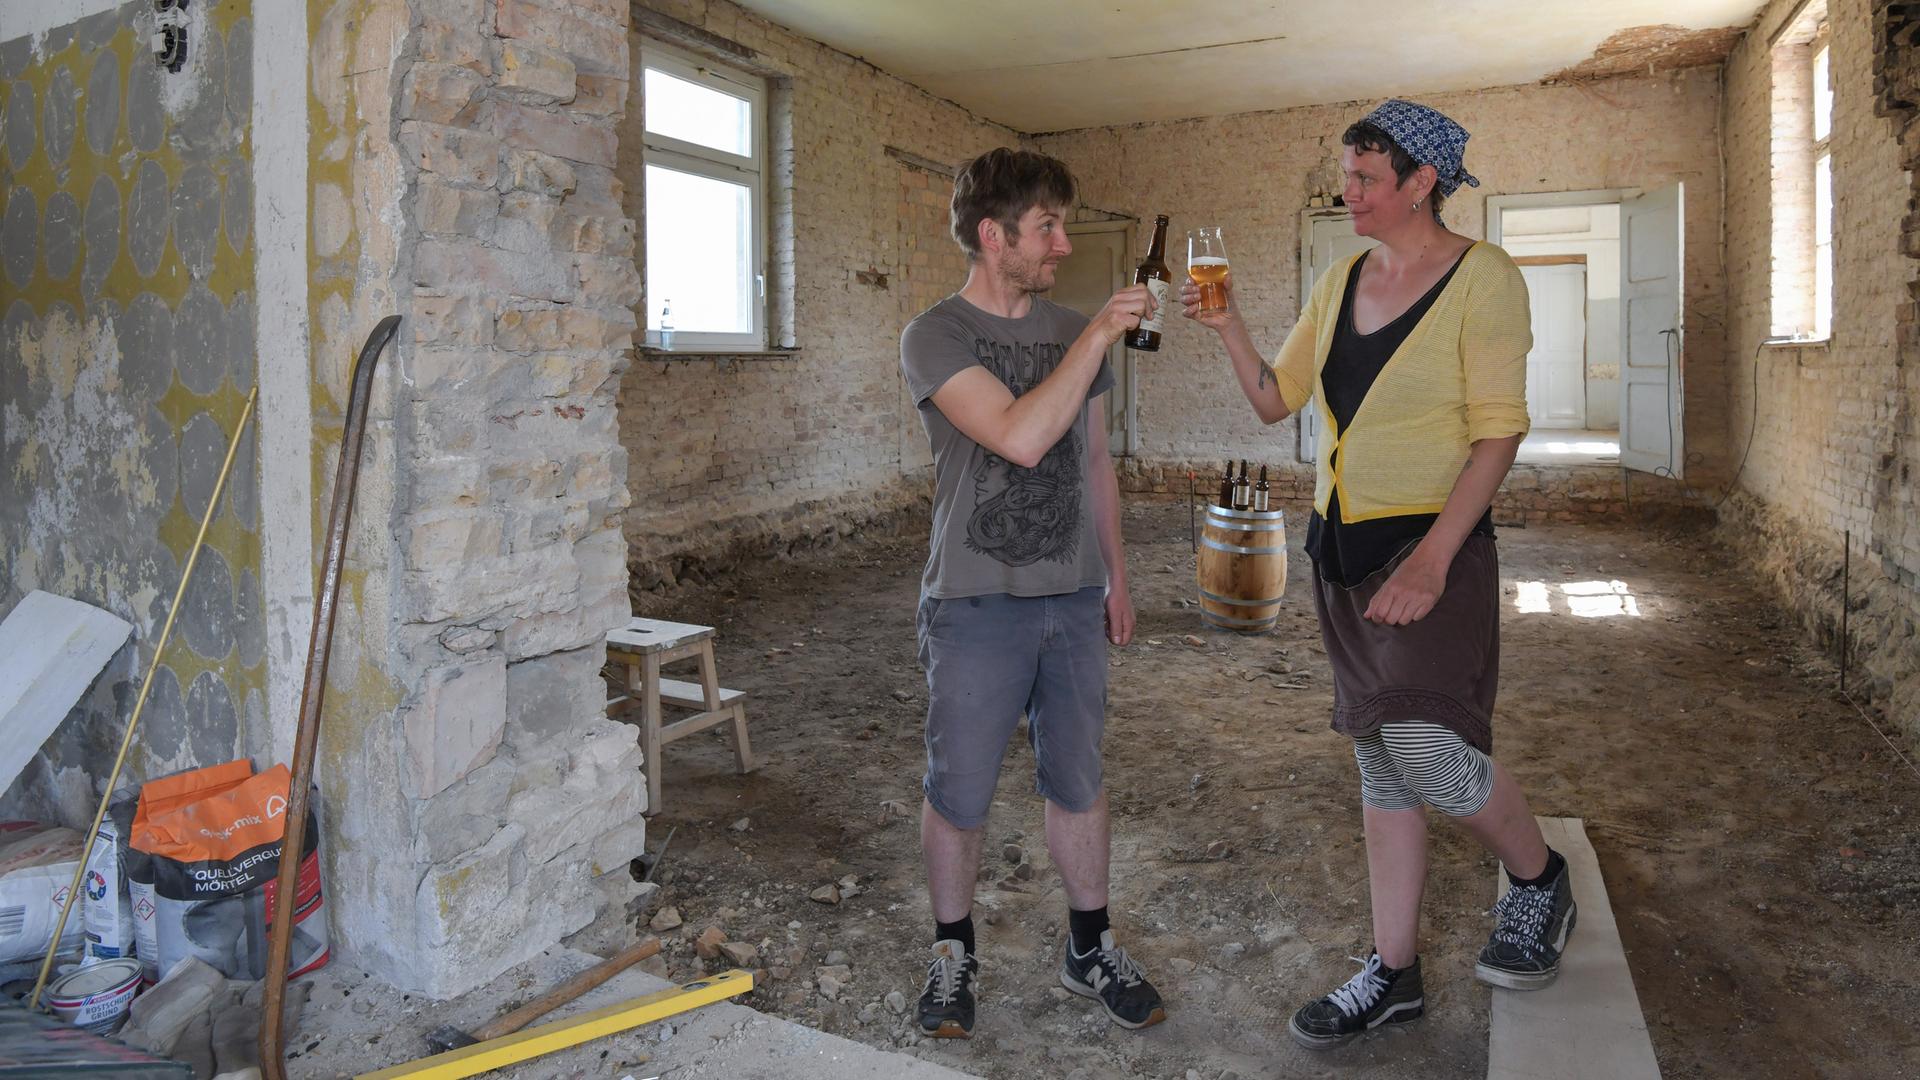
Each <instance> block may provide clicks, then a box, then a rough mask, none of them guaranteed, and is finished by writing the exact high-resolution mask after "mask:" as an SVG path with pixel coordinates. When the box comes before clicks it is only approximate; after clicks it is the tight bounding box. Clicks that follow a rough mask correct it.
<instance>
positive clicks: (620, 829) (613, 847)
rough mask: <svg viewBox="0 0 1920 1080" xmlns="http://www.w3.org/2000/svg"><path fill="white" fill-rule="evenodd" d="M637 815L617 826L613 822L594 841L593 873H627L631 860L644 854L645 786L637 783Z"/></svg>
mask: <svg viewBox="0 0 1920 1080" xmlns="http://www.w3.org/2000/svg"><path fill="white" fill-rule="evenodd" d="M637 786H638V793H639V808H640V814H636V815H634V817H633V818H632V819H631V820H629V821H627V822H625V823H623V824H620V825H615V826H614V827H613V828H611V829H608V830H607V831H606V832H603V833H601V834H600V835H599V836H597V837H595V838H594V840H593V849H592V850H593V856H592V861H593V872H594V874H596V875H605V874H625V873H629V872H630V867H631V866H632V863H633V860H635V859H637V858H639V857H640V856H642V855H644V854H646V851H647V819H646V818H645V817H643V816H640V815H641V814H645V813H646V809H647V807H646V798H647V786H646V785H645V784H638V785H637Z"/></svg>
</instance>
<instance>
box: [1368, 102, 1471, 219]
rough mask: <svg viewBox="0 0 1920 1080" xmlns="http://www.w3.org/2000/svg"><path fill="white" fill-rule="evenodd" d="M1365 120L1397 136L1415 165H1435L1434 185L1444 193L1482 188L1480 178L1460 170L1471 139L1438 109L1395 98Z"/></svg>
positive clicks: (1401, 146)
mask: <svg viewBox="0 0 1920 1080" xmlns="http://www.w3.org/2000/svg"><path fill="white" fill-rule="evenodd" d="M1361 119H1362V121H1363V122H1364V123H1368V124H1372V125H1373V126H1374V127H1377V128H1379V129H1380V130H1381V131H1384V132H1386V133H1387V134H1388V135H1391V136H1393V141H1394V142H1397V143H1399V144H1400V148H1401V149H1402V150H1405V151H1406V152H1407V156H1409V157H1411V158H1413V160H1414V163H1415V164H1417V165H1431V166H1433V171H1434V172H1435V173H1436V174H1437V178H1436V179H1435V181H1434V185H1433V186H1434V187H1435V188H1437V189H1439V191H1440V194H1442V195H1452V194H1453V193H1454V190H1455V189H1456V188H1458V187H1459V186H1460V185H1461V184H1468V185H1470V186H1472V187H1479V186H1480V180H1479V178H1478V177H1476V176H1474V175H1473V174H1472V173H1469V172H1468V171H1467V170H1465V169H1463V168H1461V167H1460V159H1461V157H1462V156H1463V155H1464V154H1465V153H1466V151H1467V139H1469V138H1470V137H1471V136H1469V135H1468V134H1467V129H1465V128H1463V127H1461V126H1460V125H1459V124H1456V123H1454V122H1453V121H1452V120H1449V119H1447V117H1446V116H1445V114H1443V113H1441V112H1439V111H1438V110H1435V109H1429V108H1427V107H1426V106H1425V105H1416V104H1414V103H1413V102H1411V101H1402V100H1400V99H1399V98H1394V99H1393V100H1391V101H1389V102H1387V103H1386V104H1384V105H1382V106H1380V107H1379V108H1377V109H1375V110H1373V111H1372V112H1370V113H1368V114H1367V115H1366V116H1364V117H1362V118H1361Z"/></svg>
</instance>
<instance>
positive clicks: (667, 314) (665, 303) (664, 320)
mask: <svg viewBox="0 0 1920 1080" xmlns="http://www.w3.org/2000/svg"><path fill="white" fill-rule="evenodd" d="M660 347H661V348H662V349H671V348H673V301H671V300H662V301H660Z"/></svg>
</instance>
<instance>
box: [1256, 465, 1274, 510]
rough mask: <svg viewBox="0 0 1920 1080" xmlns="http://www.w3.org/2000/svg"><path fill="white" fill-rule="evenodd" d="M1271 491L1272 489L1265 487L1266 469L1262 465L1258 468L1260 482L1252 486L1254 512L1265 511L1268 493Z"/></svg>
mask: <svg viewBox="0 0 1920 1080" xmlns="http://www.w3.org/2000/svg"><path fill="white" fill-rule="evenodd" d="M1271 490H1272V489H1270V488H1268V487H1267V467H1266V466H1265V465H1262V466H1260V482H1259V483H1257V484H1255V485H1253V508H1254V509H1255V510H1265V509H1266V508H1267V501H1268V498H1269V495H1268V493H1269V492H1270V491H1271Z"/></svg>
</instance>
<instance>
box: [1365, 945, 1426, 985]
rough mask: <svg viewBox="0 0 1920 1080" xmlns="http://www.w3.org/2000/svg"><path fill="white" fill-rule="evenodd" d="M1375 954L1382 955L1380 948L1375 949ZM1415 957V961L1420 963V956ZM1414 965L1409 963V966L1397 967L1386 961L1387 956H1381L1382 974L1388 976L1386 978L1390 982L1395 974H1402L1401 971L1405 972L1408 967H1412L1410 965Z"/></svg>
mask: <svg viewBox="0 0 1920 1080" xmlns="http://www.w3.org/2000/svg"><path fill="white" fill-rule="evenodd" d="M1373 955H1375V956H1380V950H1379V949H1375V950H1373ZM1413 959H1414V963H1418V962H1419V960H1420V958H1419V957H1417V956H1416V957H1414V958H1413ZM1412 966H1413V964H1408V965H1407V967H1399V968H1397V967H1394V966H1393V965H1392V964H1389V963H1387V961H1386V958H1385V957H1381V959H1380V974H1382V975H1384V976H1386V979H1387V981H1388V982H1392V981H1393V978H1394V976H1396V975H1398V974H1400V973H1401V972H1403V971H1405V970H1407V968H1410V967H1412Z"/></svg>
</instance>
